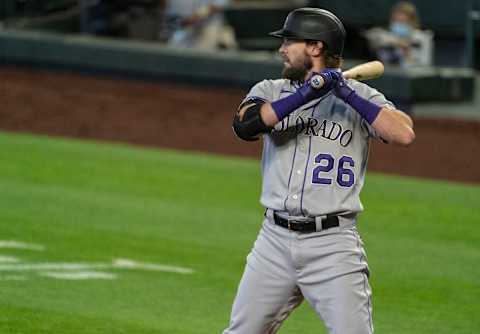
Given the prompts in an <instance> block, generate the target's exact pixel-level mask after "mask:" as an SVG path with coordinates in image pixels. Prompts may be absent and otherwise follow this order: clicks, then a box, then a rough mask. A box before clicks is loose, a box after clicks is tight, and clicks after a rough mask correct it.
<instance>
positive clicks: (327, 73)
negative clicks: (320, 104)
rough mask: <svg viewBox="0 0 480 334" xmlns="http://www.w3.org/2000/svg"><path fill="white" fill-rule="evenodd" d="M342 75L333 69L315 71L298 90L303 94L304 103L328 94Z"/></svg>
mask: <svg viewBox="0 0 480 334" xmlns="http://www.w3.org/2000/svg"><path fill="white" fill-rule="evenodd" d="M341 76H342V74H341V73H340V72H338V71H335V70H333V69H325V70H323V71H322V72H320V73H316V72H314V73H312V75H311V76H310V78H309V79H308V80H307V82H306V83H305V84H304V85H303V86H302V87H300V88H299V89H298V92H299V93H300V94H301V95H302V96H303V99H304V103H307V102H310V101H312V100H315V99H318V98H320V97H322V96H324V95H325V94H327V93H328V92H329V91H330V90H331V89H332V88H333V87H334V85H335V83H336V82H337V81H338V79H339V78H340V77H341ZM319 77H321V80H319Z"/></svg>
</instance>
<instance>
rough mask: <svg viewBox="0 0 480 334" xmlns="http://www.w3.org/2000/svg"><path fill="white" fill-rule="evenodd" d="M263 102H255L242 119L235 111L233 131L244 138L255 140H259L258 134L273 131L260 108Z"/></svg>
mask: <svg viewBox="0 0 480 334" xmlns="http://www.w3.org/2000/svg"><path fill="white" fill-rule="evenodd" d="M262 104H263V102H262V103H255V104H254V105H252V106H251V107H249V108H248V109H247V110H246V111H245V114H244V115H243V117H242V119H240V116H239V115H238V113H235V117H234V119H233V131H234V132H235V134H236V135H237V136H238V137H239V138H240V139H243V140H246V141H255V140H258V137H257V136H258V135H259V134H261V133H268V132H270V131H271V129H272V128H271V127H268V126H267V125H266V124H265V123H264V122H263V119H262V117H261V115H260V108H261V107H262Z"/></svg>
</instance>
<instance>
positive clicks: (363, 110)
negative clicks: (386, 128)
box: [345, 91, 382, 124]
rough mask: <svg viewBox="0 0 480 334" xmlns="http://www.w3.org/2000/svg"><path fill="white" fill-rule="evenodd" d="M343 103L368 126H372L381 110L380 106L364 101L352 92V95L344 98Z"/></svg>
mask: <svg viewBox="0 0 480 334" xmlns="http://www.w3.org/2000/svg"><path fill="white" fill-rule="evenodd" d="M345 102H346V103H348V104H349V105H350V106H351V107H352V108H353V109H355V110H356V111H357V112H358V113H359V114H360V115H361V116H362V117H363V118H364V119H365V120H366V121H367V122H368V124H372V123H373V122H374V121H375V120H376V119H377V117H378V114H379V113H380V111H381V110H382V107H381V106H379V105H376V104H375V103H373V102H370V101H368V100H366V99H364V98H363V97H361V96H360V95H358V94H357V93H355V91H352V93H351V94H349V95H348V96H347V97H346V99H345Z"/></svg>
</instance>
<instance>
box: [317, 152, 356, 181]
mask: <svg viewBox="0 0 480 334" xmlns="http://www.w3.org/2000/svg"><path fill="white" fill-rule="evenodd" d="M315 163H317V164H320V166H317V167H315V168H314V169H313V176H312V183H316V184H332V179H331V178H325V177H320V176H319V174H320V173H322V172H324V173H328V172H330V171H331V170H332V169H333V167H334V165H335V158H334V157H332V156H331V155H330V154H324V153H320V154H319V155H317V156H316V157H315ZM346 165H347V166H346ZM348 167H355V162H354V161H353V159H352V158H351V157H348V156H345V155H344V156H342V157H341V158H340V159H339V160H338V168H337V183H338V185H339V186H341V187H351V186H352V185H353V184H354V183H355V174H354V173H353V170H352V169H348Z"/></svg>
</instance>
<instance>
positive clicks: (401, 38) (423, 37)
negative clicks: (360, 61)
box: [365, 1, 433, 67]
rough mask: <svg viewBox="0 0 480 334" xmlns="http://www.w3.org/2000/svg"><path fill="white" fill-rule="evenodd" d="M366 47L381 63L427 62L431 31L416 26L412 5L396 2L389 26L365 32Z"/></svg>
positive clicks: (425, 63) (430, 59) (429, 55)
mask: <svg viewBox="0 0 480 334" xmlns="http://www.w3.org/2000/svg"><path fill="white" fill-rule="evenodd" d="M365 37H366V38H367V40H368V42H369V45H370V48H371V49H372V51H373V52H375V54H376V55H377V57H378V58H379V59H380V60H382V61H383V62H385V63H388V64H397V65H400V66H404V67H407V66H430V65H432V55H433V52H432V50H433V33H432V32H431V31H422V30H420V21H419V17H418V14H417V9H416V8H415V5H413V4H412V3H410V2H407V1H401V2H399V3H397V4H396V5H395V6H394V7H393V8H392V11H391V16H390V27H389V29H388V30H386V29H383V28H372V29H370V30H368V31H366V33H365Z"/></svg>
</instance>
